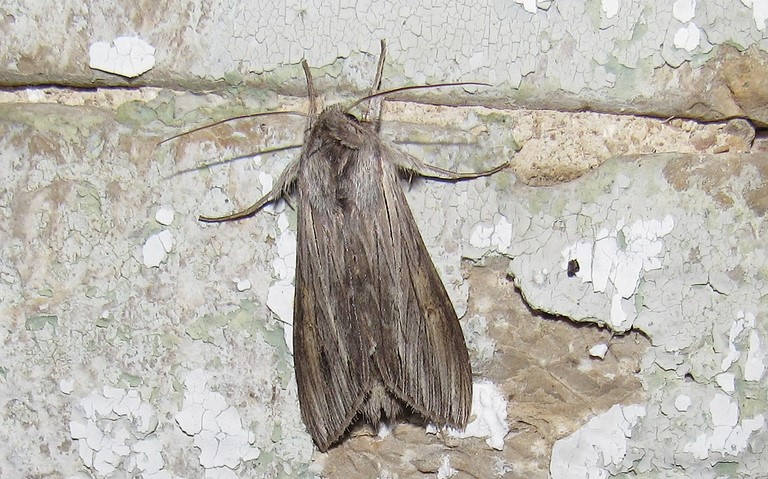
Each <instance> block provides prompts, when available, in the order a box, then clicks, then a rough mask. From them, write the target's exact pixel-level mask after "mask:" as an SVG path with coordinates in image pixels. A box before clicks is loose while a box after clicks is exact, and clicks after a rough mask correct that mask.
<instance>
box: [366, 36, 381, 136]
mask: <svg viewBox="0 0 768 479" xmlns="http://www.w3.org/2000/svg"><path fill="white" fill-rule="evenodd" d="M386 56H387V42H386V41H385V40H384V39H382V40H381V53H379V65H378V67H377V68H376V77H374V79H373V85H372V86H371V91H370V92H369V93H368V95H374V94H376V93H378V92H379V90H380V89H381V79H382V75H383V74H384V60H385V59H386ZM383 99H384V98H383V97H376V98H372V99H370V100H369V101H368V108H367V109H366V111H365V113H364V114H363V121H366V122H370V123H373V127H374V129H375V131H379V130H380V129H381V102H382V101H383Z"/></svg>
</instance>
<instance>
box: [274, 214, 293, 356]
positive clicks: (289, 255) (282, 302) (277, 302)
mask: <svg viewBox="0 0 768 479" xmlns="http://www.w3.org/2000/svg"><path fill="white" fill-rule="evenodd" d="M277 227H278V229H279V230H280V233H279V235H278V237H277V257H276V258H275V260H274V261H273V262H272V268H273V271H274V275H275V276H276V278H277V281H275V282H274V283H272V285H271V286H270V287H269V292H268V293H267V306H268V307H269V309H270V310H271V311H272V312H273V313H275V314H276V315H277V316H278V317H279V318H280V320H281V321H282V322H283V325H284V326H283V334H284V335H285V344H286V345H287V346H288V350H289V351H290V352H291V353H293V299H294V295H295V291H296V288H295V286H294V282H293V280H294V277H295V276H296V233H294V232H293V231H292V230H291V229H290V227H289V225H288V217H287V216H286V214H285V213H281V214H280V215H279V216H278V218H277Z"/></svg>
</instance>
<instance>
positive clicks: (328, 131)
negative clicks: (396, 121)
mask: <svg viewBox="0 0 768 479" xmlns="http://www.w3.org/2000/svg"><path fill="white" fill-rule="evenodd" d="M381 150H382V142H381V140H380V139H379V137H378V134H377V132H376V129H375V128H374V126H373V125H372V124H371V123H368V122H364V121H360V120H358V119H357V118H355V117H354V116H352V115H350V114H348V113H346V112H345V111H344V109H343V108H342V107H341V106H338V105H335V106H332V107H329V108H326V109H325V110H323V112H322V113H320V115H319V116H318V117H317V119H316V120H315V122H314V124H313V125H312V128H311V130H310V132H309V135H308V138H307V142H306V147H305V150H304V153H303V156H302V158H301V161H302V167H301V168H300V171H299V181H300V182H303V183H304V184H305V185H306V188H304V189H303V191H305V192H306V194H307V200H309V201H310V202H311V203H312V204H314V205H315V206H316V207H319V208H321V209H323V210H326V211H327V210H334V211H337V212H338V211H341V210H346V211H350V212H351V211H355V210H358V209H360V208H368V207H370V206H371V205H372V204H373V203H374V202H376V201H377V196H380V195H381V189H382V183H381V182H382V177H383V175H386V174H394V173H392V172H389V171H388V170H389V169H394V167H393V166H392V165H390V164H389V163H386V162H384V161H382V155H381ZM299 191H302V188H301V187H300V188H299Z"/></svg>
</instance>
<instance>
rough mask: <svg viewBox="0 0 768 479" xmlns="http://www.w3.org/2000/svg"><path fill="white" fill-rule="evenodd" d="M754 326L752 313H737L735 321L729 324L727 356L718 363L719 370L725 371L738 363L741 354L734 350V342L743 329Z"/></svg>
mask: <svg viewBox="0 0 768 479" xmlns="http://www.w3.org/2000/svg"><path fill="white" fill-rule="evenodd" d="M754 324H755V316H754V315H753V314H752V313H744V312H743V311H739V313H738V314H737V315H736V319H735V320H734V321H733V324H731V329H730V331H729V332H728V354H726V356H725V358H723V360H722V362H721V363H720V369H721V370H722V371H727V370H728V369H729V368H730V367H731V365H732V364H733V363H734V362H736V361H738V360H739V358H740V357H741V352H740V351H739V350H738V349H737V348H736V341H737V340H738V338H739V335H740V334H741V333H742V332H743V331H744V328H745V327H750V328H751V327H753V326H754Z"/></svg>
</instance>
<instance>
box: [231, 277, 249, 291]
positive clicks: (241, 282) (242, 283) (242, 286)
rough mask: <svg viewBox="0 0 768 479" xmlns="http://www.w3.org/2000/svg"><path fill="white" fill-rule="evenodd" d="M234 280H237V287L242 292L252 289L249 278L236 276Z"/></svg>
mask: <svg viewBox="0 0 768 479" xmlns="http://www.w3.org/2000/svg"><path fill="white" fill-rule="evenodd" d="M233 281H234V282H235V288H237V290H238V291H239V292H241V293H242V292H243V291H247V290H249V289H251V286H252V285H251V282H250V281H248V280H247V279H239V278H235V279H234V280H233Z"/></svg>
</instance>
